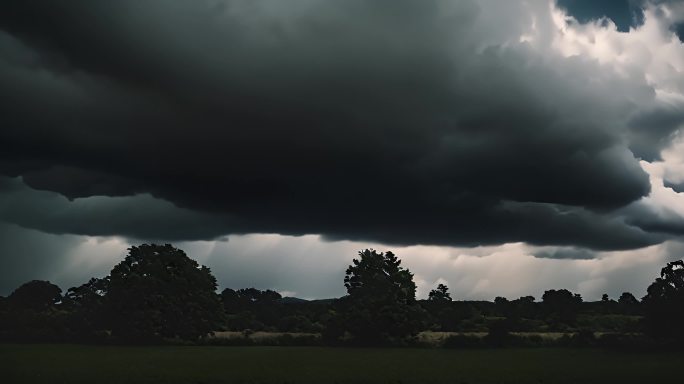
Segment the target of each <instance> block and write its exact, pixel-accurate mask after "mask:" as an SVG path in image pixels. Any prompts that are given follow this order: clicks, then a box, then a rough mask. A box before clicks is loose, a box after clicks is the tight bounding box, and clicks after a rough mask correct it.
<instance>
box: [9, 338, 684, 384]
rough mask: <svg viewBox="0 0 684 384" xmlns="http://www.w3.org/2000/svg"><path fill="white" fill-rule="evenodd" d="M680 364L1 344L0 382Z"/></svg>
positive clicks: (508, 377)
mask: <svg viewBox="0 0 684 384" xmlns="http://www.w3.org/2000/svg"><path fill="white" fill-rule="evenodd" d="M683 363H684V353H672V352H670V353H665V352H663V353H624V352H614V351H603V350H596V349H494V350H444V349H352V348H314V347H206V346H205V347H180V346H165V347H112V346H79V345H0V372H1V373H0V382H2V383H6V384H9V383H98V384H106V383H561V384H562V383H640V384H641V383H664V382H675V381H677V380H679V379H677V380H675V381H673V380H674V379H675V378H679V377H680V375H679V374H678V372H677V370H678V369H679V367H681V366H682V364H683ZM677 382H678V381H677Z"/></svg>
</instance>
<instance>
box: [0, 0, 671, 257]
mask: <svg viewBox="0 0 684 384" xmlns="http://www.w3.org/2000/svg"><path fill="white" fill-rule="evenodd" d="M1 7H2V12H0V85H1V86H0V99H2V100H3V101H4V102H3V103H1V104H0V116H1V117H0V124H2V127H3V128H2V129H1V130H0V143H2V144H0V146H2V151H0V171H2V172H3V173H4V174H5V175H7V176H11V177H18V176H21V177H22V180H23V182H24V183H25V184H26V185H28V186H30V187H32V188H35V189H41V190H46V191H51V192H55V193H59V194H62V195H64V196H66V197H68V198H70V199H72V200H73V201H71V202H69V201H61V202H60V204H63V206H62V208H63V209H62V212H64V209H67V210H69V211H70V212H71V214H73V215H74V217H79V218H81V219H83V220H84V221H83V224H82V225H80V226H79V225H74V224H73V221H67V220H65V221H64V222H60V221H59V220H58V219H56V218H55V217H54V215H45V212H50V209H47V210H46V211H45V212H35V214H34V215H26V216H25V217H22V218H18V217H17V216H16V215H14V216H11V215H9V214H5V216H3V217H2V219H3V220H7V221H10V222H16V221H21V225H23V226H26V227H29V228H37V229H41V230H44V231H49V232H55V233H63V232H69V233H73V232H78V233H82V228H83V227H88V231H89V232H88V234H91V235H112V234H114V235H116V234H119V235H121V234H123V233H122V232H123V229H121V228H128V229H127V231H126V233H125V235H126V236H130V237H138V238H145V237H147V236H149V234H148V232H149V231H148V232H145V230H144V229H143V228H141V227H142V226H139V225H136V222H135V218H136V217H137V216H136V215H132V216H130V218H129V219H130V220H129V221H128V223H129V225H127V224H126V222H127V221H126V220H128V219H127V218H126V217H124V216H123V215H122V216H121V217H118V218H117V220H115V221H116V222H117V223H118V224H117V225H115V226H113V225H111V223H107V222H106V221H104V220H95V219H94V218H93V217H92V216H90V217H91V219H88V217H89V216H88V215H86V214H82V213H79V212H80V210H81V209H83V208H82V207H83V205H84V204H83V201H85V200H83V199H91V200H88V201H94V200H92V199H93V196H99V197H98V199H99V200H98V201H99V202H100V203H101V204H102V205H103V206H106V205H107V204H110V203H111V201H116V202H117V203H121V201H129V202H133V201H140V199H141V197H140V196H147V197H142V199H145V198H149V199H156V200H158V205H159V207H162V206H165V207H167V208H168V209H167V211H168V212H169V213H168V215H174V217H181V219H179V220H180V221H178V222H188V223H197V220H202V219H201V218H205V219H206V220H205V221H203V222H205V223H207V224H206V225H204V226H200V227H195V228H199V229H196V230H195V231H191V232H189V234H185V235H183V234H182V231H181V232H179V231H178V230H177V228H176V227H173V226H160V227H159V230H158V231H156V232H155V233H154V236H156V237H157V238H167V239H202V238H215V237H216V236H219V234H220V233H223V232H225V233H224V234H228V233H251V232H268V233H281V234H296V235H298V234H307V233H315V234H321V235H323V236H324V237H325V238H329V239H353V240H368V241H378V242H384V243H393V244H439V245H478V244H500V243H504V242H511V241H526V242H529V243H533V244H540V245H567V246H581V247H588V248H595V249H630V248H639V247H643V246H647V245H651V244H656V243H659V242H662V241H664V240H665V239H666V238H667V235H666V234H664V233H663V231H652V230H649V229H648V228H646V227H645V226H639V225H636V224H635V223H633V222H630V221H629V220H626V219H625V218H624V217H623V216H620V215H618V214H616V213H615V212H616V210H619V209H621V208H624V207H625V206H629V205H630V204H633V203H634V202H637V201H640V199H642V198H644V197H645V196H648V195H649V193H650V190H651V189H650V188H651V187H650V183H649V178H648V175H647V174H646V172H644V170H643V169H642V167H641V166H640V164H639V160H640V159H647V160H649V161H653V160H656V159H658V158H659V156H660V152H661V151H662V150H663V149H664V148H667V146H668V145H669V143H670V142H671V139H672V137H673V135H675V134H676V132H677V131H678V129H680V128H681V124H682V121H684V114H683V113H682V111H683V110H684V107H683V106H684V96H682V95H683V94H684V82H682V81H681V79H683V78H684V76H682V71H684V48H683V46H682V43H681V41H679V40H678V38H677V36H676V34H675V33H674V32H673V30H672V27H673V26H674V25H676V24H677V23H678V22H680V21H681V20H682V19H684V16H683V14H684V13H682V7H680V6H679V5H677V4H674V3H672V4H670V3H658V4H656V3H647V4H646V5H644V12H643V14H644V20H643V24H642V25H640V26H638V27H634V28H632V29H631V30H630V31H629V32H628V33H623V32H620V31H618V30H617V28H616V27H615V25H614V24H612V23H611V22H610V21H606V20H596V21H588V22H586V23H579V22H578V21H576V20H574V19H573V18H572V17H570V16H569V15H567V13H566V12H565V11H563V10H562V9H561V8H558V7H557V6H556V5H555V3H554V2H552V1H546V0H540V1H524V2H523V1H510V2H509V1H507V2H501V1H493V0H479V1H476V0H467V1H459V2H450V3H438V2H431V1H408V0H406V1H399V2H396V1H393V2H392V7H387V4H384V2H362V1H345V2H335V3H330V2H325V1H294V2H288V4H287V5H285V4H284V3H282V2H279V1H257V2H254V1H242V0H234V1H231V0H226V1H198V2H192V3H173V4H169V3H166V2H155V1H149V2H143V3H140V2H133V1H123V2H117V3H116V4H114V3H111V2H107V1H90V2H78V3H48V2H45V3H43V2H36V3H34V2H26V1H8V2H4V3H3V5H2V6H1ZM12 180H14V181H13V182H12V183H16V180H18V179H12ZM13 185H15V187H16V184H13ZM16 188H19V187H16ZM10 195H11V194H5V195H4V196H10ZM11 196H15V197H16V195H11ZM136 196H137V197H136ZM4 198H5V199H9V198H8V197H4ZM111 199H114V200H111ZM117 199H118V200H117ZM121 199H124V200H121ZM125 199H128V200H125ZM164 204H166V205H164ZM159 209H160V210H162V208H159ZM10 211H11V210H9V209H6V210H5V212H10ZM160 215H161V216H164V215H163V214H161V213H160ZM69 216H70V215H67V214H63V215H62V217H69ZM198 218H199V219H198ZM183 220H185V221H183ZM170 222H173V220H171V221H170ZM138 228H140V229H138ZM165 228H166V229H168V230H164V229H165Z"/></svg>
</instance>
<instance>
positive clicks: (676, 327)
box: [642, 260, 684, 341]
mask: <svg viewBox="0 0 684 384" xmlns="http://www.w3.org/2000/svg"><path fill="white" fill-rule="evenodd" d="M642 302H643V304H644V309H645V315H646V318H645V321H646V326H647V330H648V331H649V332H650V333H651V334H654V335H656V336H659V337H668V338H674V339H677V340H679V341H684V329H683V328H682V324H683V323H684V261H682V260H677V261H673V262H670V263H667V265H666V266H665V267H664V268H663V269H662V270H661V271H660V277H658V278H656V280H655V281H654V282H653V283H652V284H651V285H650V286H649V287H648V290H647V294H646V296H644V298H643V299H642Z"/></svg>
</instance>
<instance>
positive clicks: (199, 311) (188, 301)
mask: <svg viewBox="0 0 684 384" xmlns="http://www.w3.org/2000/svg"><path fill="white" fill-rule="evenodd" d="M106 297H107V305H108V310H109V314H110V316H111V317H112V320H113V321H112V332H113V334H114V335H115V336H118V337H121V338H124V339H128V340H132V341H149V340H158V339H160V338H181V339H186V340H195V339H197V338H200V337H204V336H206V335H208V334H210V333H212V332H213V331H215V330H217V329H219V328H220V327H221V326H222V324H223V310H222V306H221V302H220V300H219V297H218V295H217V294H216V279H215V278H214V276H212V274H211V271H210V270H209V268H207V267H205V266H199V265H198V264H197V262H196V261H194V260H192V259H190V258H189V257H188V256H187V255H186V254H185V252H183V251H181V250H179V249H176V248H174V247H172V246H171V245H169V244H166V245H155V244H151V245H148V244H143V245H141V246H139V247H131V248H129V253H128V256H126V258H125V259H124V260H123V261H122V262H121V263H119V264H117V265H116V266H115V267H114V268H113V269H112V271H111V273H110V276H109V291H108V293H107V296H106Z"/></svg>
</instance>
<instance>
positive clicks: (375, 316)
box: [344, 249, 423, 343]
mask: <svg viewBox="0 0 684 384" xmlns="http://www.w3.org/2000/svg"><path fill="white" fill-rule="evenodd" d="M344 285H345V287H346V288H347V293H348V294H349V295H348V297H347V298H345V301H344V303H345V306H346V308H345V312H346V314H345V321H344V323H345V327H346V330H347V331H349V332H350V333H351V334H352V335H353V336H355V337H356V339H357V340H358V341H360V342H367V343H377V342H383V341H394V342H396V341H400V340H403V339H405V338H407V337H410V336H413V335H415V334H417V333H418V331H420V328H421V325H422V324H421V320H422V316H423V310H422V308H421V307H420V306H419V305H418V304H417V303H416V284H415V283H414V282H413V274H412V273H411V272H410V271H409V270H408V269H404V268H402V267H401V261H400V260H399V259H398V258H397V256H395V255H394V253H392V252H389V251H388V252H385V253H382V252H376V251H375V250H373V249H366V250H363V251H360V252H359V258H358V259H354V260H353V261H352V265H350V266H349V268H347V271H346V275H345V278H344Z"/></svg>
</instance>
